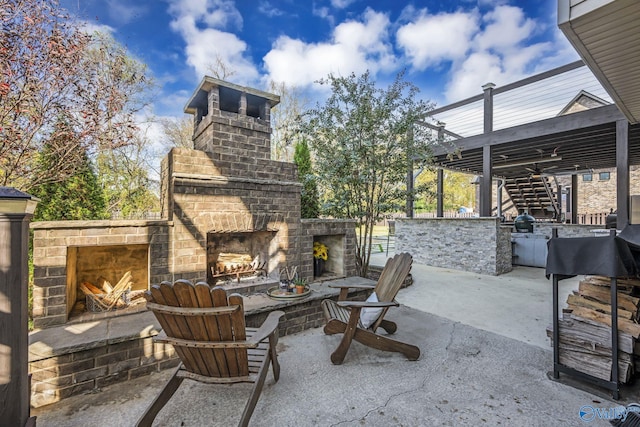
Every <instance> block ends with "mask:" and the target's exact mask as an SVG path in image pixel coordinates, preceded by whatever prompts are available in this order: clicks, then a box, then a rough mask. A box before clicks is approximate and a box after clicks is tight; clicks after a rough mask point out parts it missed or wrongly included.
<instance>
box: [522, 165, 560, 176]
mask: <svg viewBox="0 0 640 427" xmlns="http://www.w3.org/2000/svg"><path fill="white" fill-rule="evenodd" d="M557 167H558V166H556V165H554V166H547V167H544V168H541V167H539V166H538V164H537V163H534V164H533V168H525V169H526V170H528V171H529V172H531V178H540V176H542V174H543V173H545V172H546V171H548V170H551V169H555V168H557Z"/></svg>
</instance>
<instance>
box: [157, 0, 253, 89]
mask: <svg viewBox="0 0 640 427" xmlns="http://www.w3.org/2000/svg"><path fill="white" fill-rule="evenodd" d="M169 13H170V14H171V15H172V16H173V20H172V21H171V28H172V29H173V30H174V31H176V32H177V33H179V34H180V35H181V36H182V38H183V39H184V41H185V43H186V45H187V46H186V48H185V53H186V56H187V63H188V64H189V65H191V66H192V67H193V68H194V69H195V71H196V74H197V76H198V79H199V78H202V76H204V75H206V74H211V70H210V68H211V67H212V66H215V62H216V59H217V58H219V59H220V60H222V61H223V63H224V64H225V65H226V66H228V68H229V70H231V71H233V72H234V74H233V78H232V79H233V81H234V83H238V84H249V83H252V82H255V81H256V80H257V79H258V70H257V69H256V67H255V65H254V64H253V63H252V62H251V60H250V59H249V57H248V55H247V44H246V43H245V42H244V41H242V40H241V39H239V38H238V37H237V36H236V35H235V34H233V33H231V32H226V31H224V30H225V29H228V28H232V29H236V28H241V27H242V16H241V15H240V12H239V11H238V10H237V9H236V8H235V5H234V3H233V2H232V1H228V0H171V2H170V6H169Z"/></svg>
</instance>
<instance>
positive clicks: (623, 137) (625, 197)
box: [616, 119, 630, 229]
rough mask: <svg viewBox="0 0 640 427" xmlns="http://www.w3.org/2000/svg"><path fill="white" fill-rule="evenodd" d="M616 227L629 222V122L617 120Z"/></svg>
mask: <svg viewBox="0 0 640 427" xmlns="http://www.w3.org/2000/svg"><path fill="white" fill-rule="evenodd" d="M616 181H617V182H616V205H617V206H616V212H617V222H616V228H617V229H623V228H624V227H626V226H627V224H629V182H630V180H629V122H628V121H627V120H626V119H625V120H618V121H617V122H616Z"/></svg>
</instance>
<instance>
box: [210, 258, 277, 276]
mask: <svg viewBox="0 0 640 427" xmlns="http://www.w3.org/2000/svg"><path fill="white" fill-rule="evenodd" d="M266 267H267V263H266V261H265V262H260V261H259V260H258V259H255V260H252V259H251V257H248V258H247V257H246V256H232V255H228V256H226V257H225V255H223V254H221V255H220V256H219V257H218V261H217V262H216V263H215V265H214V266H212V267H211V275H212V277H213V278H214V279H221V280H225V279H228V278H232V277H234V278H235V279H236V280H237V281H238V282H240V278H241V277H244V276H252V275H259V274H266Z"/></svg>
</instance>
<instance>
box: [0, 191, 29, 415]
mask: <svg viewBox="0 0 640 427" xmlns="http://www.w3.org/2000/svg"><path fill="white" fill-rule="evenodd" d="M36 204H37V199H35V198H33V197H31V196H30V195H29V194H26V193H23V192H21V191H18V190H16V189H14V188H9V187H0V396H2V400H3V402H2V404H1V405H0V420H1V421H0V423H1V424H2V425H7V426H24V425H26V424H27V422H28V421H30V419H29V407H30V406H29V402H30V396H29V389H30V386H29V365H28V360H29V344H28V342H29V334H28V312H27V287H28V284H29V283H28V279H29V268H28V255H29V221H30V219H31V217H32V215H33V212H34V210H35V207H36ZM31 420H32V421H30V422H33V423H35V420H33V419H31Z"/></svg>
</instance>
